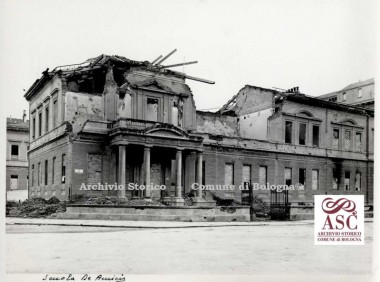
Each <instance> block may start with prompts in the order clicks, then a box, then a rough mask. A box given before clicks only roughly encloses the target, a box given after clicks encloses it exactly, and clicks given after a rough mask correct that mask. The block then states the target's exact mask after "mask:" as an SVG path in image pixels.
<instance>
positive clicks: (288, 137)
mask: <svg viewBox="0 0 380 282" xmlns="http://www.w3.org/2000/svg"><path fill="white" fill-rule="evenodd" d="M292 134H293V123H292V122H291V121H285V143H288V144H291V143H292Z"/></svg>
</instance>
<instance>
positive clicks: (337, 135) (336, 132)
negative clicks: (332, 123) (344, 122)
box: [332, 128, 339, 149]
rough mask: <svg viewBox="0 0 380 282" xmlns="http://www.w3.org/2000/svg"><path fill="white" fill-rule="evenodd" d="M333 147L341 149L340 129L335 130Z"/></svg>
mask: <svg viewBox="0 0 380 282" xmlns="http://www.w3.org/2000/svg"><path fill="white" fill-rule="evenodd" d="M332 147H333V149H339V129H337V128H334V129H333V142H332Z"/></svg>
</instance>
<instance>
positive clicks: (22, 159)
mask: <svg viewBox="0 0 380 282" xmlns="http://www.w3.org/2000/svg"><path fill="white" fill-rule="evenodd" d="M28 149H29V121H27V120H26V114H25V113H24V117H23V119H17V118H7V160H6V194H7V200H14V201H19V200H21V201H23V200H25V199H27V198H28Z"/></svg>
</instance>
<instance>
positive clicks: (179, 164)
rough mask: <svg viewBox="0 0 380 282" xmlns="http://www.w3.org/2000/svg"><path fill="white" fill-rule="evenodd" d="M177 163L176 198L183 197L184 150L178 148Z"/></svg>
mask: <svg viewBox="0 0 380 282" xmlns="http://www.w3.org/2000/svg"><path fill="white" fill-rule="evenodd" d="M176 163H177V175H176V186H175V196H176V198H182V187H181V185H182V150H181V149H177V153H176Z"/></svg>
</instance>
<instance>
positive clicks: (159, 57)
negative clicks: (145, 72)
mask: <svg viewBox="0 0 380 282" xmlns="http://www.w3.org/2000/svg"><path fill="white" fill-rule="evenodd" d="M161 58H162V55H160V56H158V58H157V59H155V60H154V61H153V62H152V65H153V64H154V63H155V62H157V61H158V60H159V59H161Z"/></svg>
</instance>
